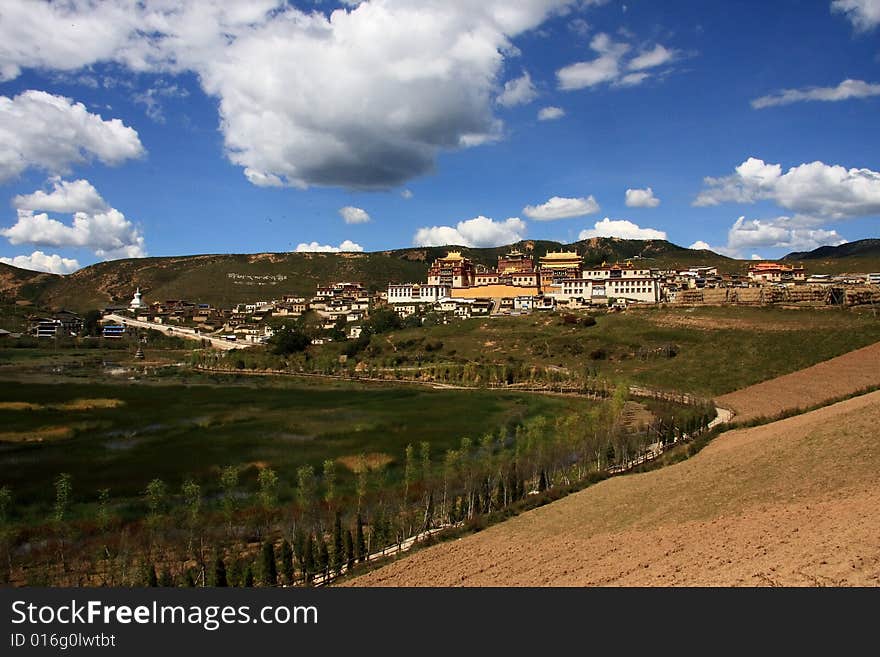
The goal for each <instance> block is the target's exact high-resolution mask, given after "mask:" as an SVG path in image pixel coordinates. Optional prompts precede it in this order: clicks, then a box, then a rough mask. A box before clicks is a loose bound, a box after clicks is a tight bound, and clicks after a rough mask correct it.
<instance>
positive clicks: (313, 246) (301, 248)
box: [296, 240, 364, 253]
mask: <svg viewBox="0 0 880 657" xmlns="http://www.w3.org/2000/svg"><path fill="white" fill-rule="evenodd" d="M363 250H364V247H362V246H361V245H360V244H356V243H355V242H352V241H351V240H343V242H342V243H341V244H340V245H339V246H332V245H330V244H318V243H317V242H311V243H309V244H306V243H305V242H303V243H301V244H297V246H296V252H297V253H341V252H349V253H354V252H358V253H359V252H362V251H363Z"/></svg>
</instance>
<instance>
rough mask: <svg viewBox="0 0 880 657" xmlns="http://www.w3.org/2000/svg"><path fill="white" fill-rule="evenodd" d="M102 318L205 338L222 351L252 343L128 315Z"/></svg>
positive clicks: (191, 337)
mask: <svg viewBox="0 0 880 657" xmlns="http://www.w3.org/2000/svg"><path fill="white" fill-rule="evenodd" d="M104 319H110V320H113V321H114V322H119V323H120V324H125V325H126V326H135V327H137V328H145V329H153V330H155V331H162V333H165V334H166V335H173V336H176V337H178V338H186V339H187V340H198V341H199V342H201V341H202V340H207V341H208V344H210V345H211V346H212V347H214V348H215V349H222V350H224V351H231V350H233V349H246V348H247V347H252V346H253V345H252V344H248V343H246V342H228V341H227V340H224V339H223V338H217V337H213V336H210V335H205V334H204V333H199V332H197V331H196V330H195V329H191V328H186V327H182V326H167V325H165V324H154V323H153V322H142V321H140V320H137V319H131V318H130V317H123V316H122V315H116V314H109V315H104Z"/></svg>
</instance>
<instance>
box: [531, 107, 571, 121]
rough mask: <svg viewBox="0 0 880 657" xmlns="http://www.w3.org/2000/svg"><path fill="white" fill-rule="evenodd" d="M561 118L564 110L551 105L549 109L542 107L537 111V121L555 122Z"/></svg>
mask: <svg viewBox="0 0 880 657" xmlns="http://www.w3.org/2000/svg"><path fill="white" fill-rule="evenodd" d="M563 116H565V110H564V109H562V108H561V107H554V106H553V105H551V106H550V107H542V108H541V109H540V110H539V111H538V120H539V121H555V120H556V119H561V118H562V117H563Z"/></svg>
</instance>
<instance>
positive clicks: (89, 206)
mask: <svg viewBox="0 0 880 657" xmlns="http://www.w3.org/2000/svg"><path fill="white" fill-rule="evenodd" d="M49 182H51V183H52V191H51V192H44V191H43V190H41V189H40V190H37V191H35V192H34V193H33V194H20V195H19V196H16V197H15V198H14V199H12V205H13V207H15V208H18V209H19V210H43V211H46V212H64V213H73V212H103V211H104V210H107V209H108V206H107V202H106V201H105V200H104V199H103V198H101V195H100V194H99V193H98V190H97V189H95V187H94V185H92V183H90V182H89V181H88V180H73V181H70V182H68V181H66V180H62V179H61V178H58V177H55V178H51V179H50V180H49Z"/></svg>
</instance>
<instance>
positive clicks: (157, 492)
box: [144, 479, 168, 529]
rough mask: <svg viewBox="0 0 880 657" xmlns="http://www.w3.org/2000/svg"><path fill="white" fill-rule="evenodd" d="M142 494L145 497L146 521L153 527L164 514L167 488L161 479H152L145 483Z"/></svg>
mask: <svg viewBox="0 0 880 657" xmlns="http://www.w3.org/2000/svg"><path fill="white" fill-rule="evenodd" d="M144 496H145V497H146V498H147V510H148V515H147V522H148V523H149V525H150V526H151V527H153V528H154V529H155V528H156V527H157V526H158V525H159V523H160V522H161V520H162V517H163V516H164V515H165V510H166V507H167V498H168V488H167V486H165V482H164V481H162V480H161V479H153V480H152V481H150V483H148V484H147V488H146V489H145V490H144Z"/></svg>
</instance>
